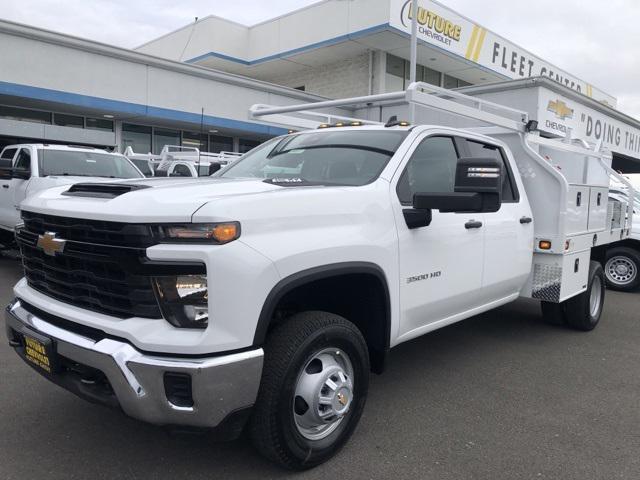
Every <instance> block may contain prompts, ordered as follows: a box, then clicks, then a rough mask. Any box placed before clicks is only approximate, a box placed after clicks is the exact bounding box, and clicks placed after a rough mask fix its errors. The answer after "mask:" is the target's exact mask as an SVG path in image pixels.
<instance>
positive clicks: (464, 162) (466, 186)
mask: <svg viewBox="0 0 640 480" xmlns="http://www.w3.org/2000/svg"><path fill="white" fill-rule="evenodd" d="M454 192H461V193H467V192H473V193H491V194H496V195H499V196H500V197H502V162H500V161H499V160H497V159H495V158H490V157H487V158H481V157H468V158H461V159H460V160H458V164H457V167H456V180H455V186H454ZM500 200H502V198H500Z"/></svg>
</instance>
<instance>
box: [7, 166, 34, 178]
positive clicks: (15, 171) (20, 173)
mask: <svg viewBox="0 0 640 480" xmlns="http://www.w3.org/2000/svg"><path fill="white" fill-rule="evenodd" d="M11 178H19V179H21V180H29V179H30V178H31V170H25V169H24V168H12V169H11Z"/></svg>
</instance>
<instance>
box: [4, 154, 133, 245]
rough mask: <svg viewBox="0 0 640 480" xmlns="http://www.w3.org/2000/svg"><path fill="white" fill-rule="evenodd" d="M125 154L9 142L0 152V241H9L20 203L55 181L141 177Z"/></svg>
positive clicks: (60, 182)
mask: <svg viewBox="0 0 640 480" xmlns="http://www.w3.org/2000/svg"><path fill="white" fill-rule="evenodd" d="M142 177H143V175H142V173H141V172H140V170H138V169H137V168H136V167H135V166H134V165H133V164H132V163H131V162H130V161H129V160H127V158H126V157H124V156H123V155H120V154H117V153H110V152H107V151H106V150H100V149H96V148H91V147H78V146H66V145H46V144H19V145H9V146H7V147H5V148H4V149H3V150H2V152H0V243H2V244H4V245H7V244H10V243H12V242H13V233H14V228H15V226H16V225H17V224H18V223H20V203H21V202H22V201H23V200H24V199H25V198H27V197H28V196H29V195H33V194H34V193H35V192H39V191H41V190H45V189H47V188H50V187H55V186H58V185H68V184H72V183H76V182H86V181H89V180H91V181H109V180H111V181H112V180H113V179H122V178H142Z"/></svg>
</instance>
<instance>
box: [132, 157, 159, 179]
mask: <svg viewBox="0 0 640 480" xmlns="http://www.w3.org/2000/svg"><path fill="white" fill-rule="evenodd" d="M129 160H131V162H132V163H133V164H134V165H135V166H136V167H138V170H140V171H141V172H142V173H143V175H144V176H145V177H153V170H151V166H150V165H149V160H143V159H141V158H130V159H129Z"/></svg>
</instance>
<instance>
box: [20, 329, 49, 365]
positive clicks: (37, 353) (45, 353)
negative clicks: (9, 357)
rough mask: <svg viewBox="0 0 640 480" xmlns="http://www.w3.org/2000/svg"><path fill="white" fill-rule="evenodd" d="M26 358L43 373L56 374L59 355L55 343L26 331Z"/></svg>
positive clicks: (24, 338)
mask: <svg viewBox="0 0 640 480" xmlns="http://www.w3.org/2000/svg"><path fill="white" fill-rule="evenodd" d="M21 333H22V338H23V346H24V357H25V359H26V360H27V362H29V363H30V364H31V365H33V366H34V367H36V368H37V369H38V370H40V371H41V372H44V373H47V374H53V373H55V372H56V367H57V363H58V362H57V355H56V349H55V343H54V341H53V340H52V339H51V338H49V337H46V336H44V335H42V334H40V333H36V332H33V331H31V330H28V329H24V330H23V331H22V332H21Z"/></svg>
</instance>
